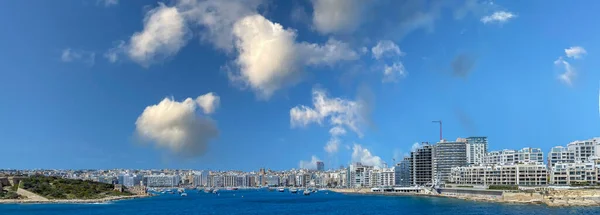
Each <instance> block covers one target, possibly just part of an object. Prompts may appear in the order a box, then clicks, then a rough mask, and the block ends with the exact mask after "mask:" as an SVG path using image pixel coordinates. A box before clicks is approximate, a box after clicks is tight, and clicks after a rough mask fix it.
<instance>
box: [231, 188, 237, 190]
mask: <svg viewBox="0 0 600 215" xmlns="http://www.w3.org/2000/svg"><path fill="white" fill-rule="evenodd" d="M231 189H233V190H238V189H239V188H237V187H234V188H231Z"/></svg>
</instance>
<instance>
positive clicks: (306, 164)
mask: <svg viewBox="0 0 600 215" xmlns="http://www.w3.org/2000/svg"><path fill="white" fill-rule="evenodd" d="M317 161H321V160H320V159H319V158H318V157H317V156H314V155H313V156H312V157H311V159H310V161H300V164H299V166H300V169H317Z"/></svg>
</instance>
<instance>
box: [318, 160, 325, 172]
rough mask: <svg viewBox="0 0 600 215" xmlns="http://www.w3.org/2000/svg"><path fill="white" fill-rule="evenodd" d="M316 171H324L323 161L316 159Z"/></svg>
mask: <svg viewBox="0 0 600 215" xmlns="http://www.w3.org/2000/svg"><path fill="white" fill-rule="evenodd" d="M317 171H325V163H323V161H317Z"/></svg>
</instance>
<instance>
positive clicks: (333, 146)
mask: <svg viewBox="0 0 600 215" xmlns="http://www.w3.org/2000/svg"><path fill="white" fill-rule="evenodd" d="M339 147H340V139H339V138H337V137H335V136H333V137H331V139H329V141H327V144H326V145H325V147H324V148H323V149H325V151H326V152H327V153H329V154H333V153H336V152H337V151H338V149H339Z"/></svg>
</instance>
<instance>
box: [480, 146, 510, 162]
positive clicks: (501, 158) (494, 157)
mask: <svg viewBox="0 0 600 215" xmlns="http://www.w3.org/2000/svg"><path fill="white" fill-rule="evenodd" d="M516 154H517V151H515V150H510V149H504V150H502V151H491V152H488V153H487V154H486V155H485V157H484V158H483V160H484V164H512V163H515V160H516V157H517V156H516Z"/></svg>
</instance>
